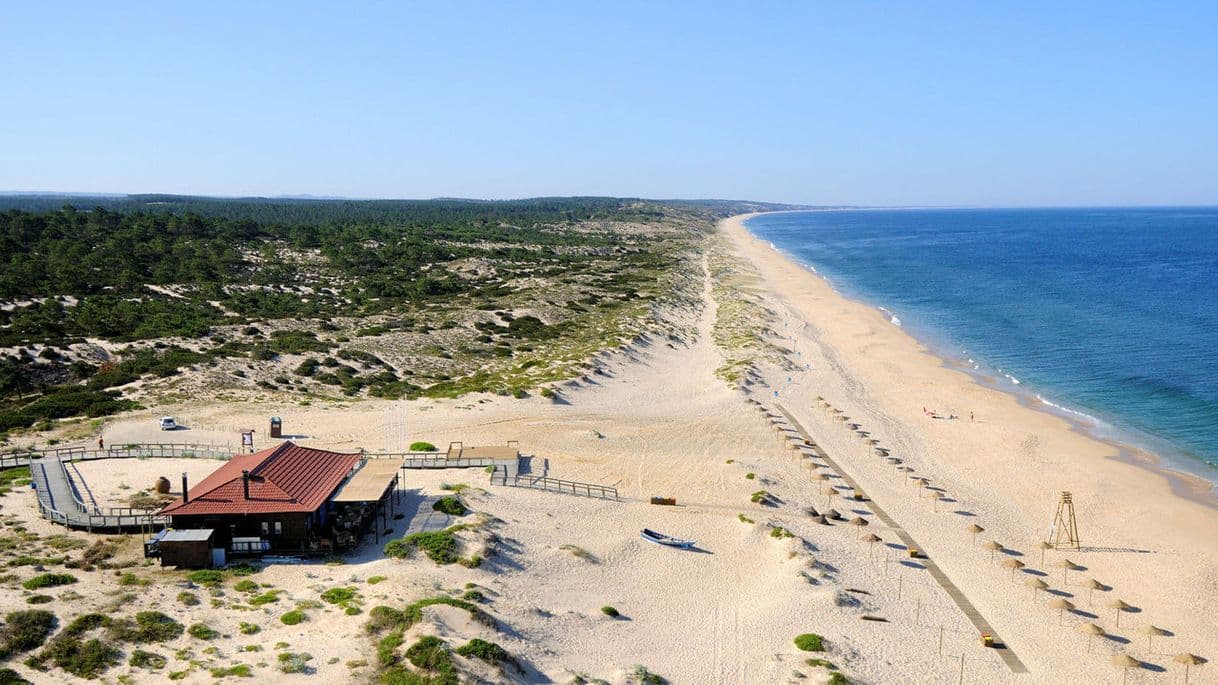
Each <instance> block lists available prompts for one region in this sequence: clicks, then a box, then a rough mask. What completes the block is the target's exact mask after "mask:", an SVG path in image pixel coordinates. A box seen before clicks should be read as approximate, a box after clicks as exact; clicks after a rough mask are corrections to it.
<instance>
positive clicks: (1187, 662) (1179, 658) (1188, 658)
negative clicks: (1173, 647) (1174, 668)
mask: <svg viewBox="0 0 1218 685" xmlns="http://www.w3.org/2000/svg"><path fill="white" fill-rule="evenodd" d="M1171 660H1172V661H1174V662H1176V663H1178V664H1184V682H1186V683H1187V682H1188V667H1189V666H1200V665H1201V664H1204V663H1205V659H1202V658H1201V657H1199V656H1197V655H1196V654H1189V653H1188V652H1181V653H1179V654H1177V655H1175V656H1174V657H1172V659H1171Z"/></svg>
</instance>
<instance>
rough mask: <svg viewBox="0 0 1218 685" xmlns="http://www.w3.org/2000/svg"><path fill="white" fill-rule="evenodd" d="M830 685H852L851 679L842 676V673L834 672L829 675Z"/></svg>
mask: <svg viewBox="0 0 1218 685" xmlns="http://www.w3.org/2000/svg"><path fill="white" fill-rule="evenodd" d="M828 685H850V679H849V678H847V677H846V676H845V675H844V674H842V672H841V671H834V672H832V673H830V674H829V682H828Z"/></svg>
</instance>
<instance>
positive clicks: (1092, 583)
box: [1083, 578, 1104, 605]
mask: <svg viewBox="0 0 1218 685" xmlns="http://www.w3.org/2000/svg"><path fill="white" fill-rule="evenodd" d="M1083 584H1084V585H1086V586H1087V604H1088V605H1090V604H1091V593H1092V592H1095V591H1096V590H1103V589H1104V584H1103V583H1101V582H1100V581H1098V580H1096V579H1095V578H1088V579H1087V582H1086V583H1083Z"/></svg>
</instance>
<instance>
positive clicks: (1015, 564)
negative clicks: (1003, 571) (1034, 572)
mask: <svg viewBox="0 0 1218 685" xmlns="http://www.w3.org/2000/svg"><path fill="white" fill-rule="evenodd" d="M1002 565H1003V566H1006V567H1007V568H1009V569H1011V580H1015V572H1016V571H1018V570H1019V569H1021V568H1023V567H1024V563H1023V562H1022V561H1020V560H1018V559H1016V558H1015V557H1007V558H1006V559H1005V560H1004V561H1003V562H1002Z"/></svg>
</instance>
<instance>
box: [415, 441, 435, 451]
mask: <svg viewBox="0 0 1218 685" xmlns="http://www.w3.org/2000/svg"><path fill="white" fill-rule="evenodd" d="M410 451H411V452H435V451H436V446H435V445H433V444H431V443H430V442H412V443H410Z"/></svg>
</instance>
